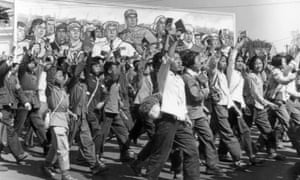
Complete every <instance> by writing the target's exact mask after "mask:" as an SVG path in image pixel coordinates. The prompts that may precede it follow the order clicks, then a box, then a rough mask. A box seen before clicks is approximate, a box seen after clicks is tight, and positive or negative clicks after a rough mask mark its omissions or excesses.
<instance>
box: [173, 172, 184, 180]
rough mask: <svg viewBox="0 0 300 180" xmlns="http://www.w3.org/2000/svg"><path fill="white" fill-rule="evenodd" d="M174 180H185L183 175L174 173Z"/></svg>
mask: <svg viewBox="0 0 300 180" xmlns="http://www.w3.org/2000/svg"><path fill="white" fill-rule="evenodd" d="M173 180H183V176H182V174H181V173H174V176H173Z"/></svg>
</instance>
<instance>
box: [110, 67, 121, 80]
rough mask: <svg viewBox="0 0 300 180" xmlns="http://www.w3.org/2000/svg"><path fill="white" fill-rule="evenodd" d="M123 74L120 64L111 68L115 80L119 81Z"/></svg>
mask: <svg viewBox="0 0 300 180" xmlns="http://www.w3.org/2000/svg"><path fill="white" fill-rule="evenodd" d="M120 74H121V69H120V65H119V64H114V65H112V67H111V75H112V77H114V79H118V78H119V76H120Z"/></svg>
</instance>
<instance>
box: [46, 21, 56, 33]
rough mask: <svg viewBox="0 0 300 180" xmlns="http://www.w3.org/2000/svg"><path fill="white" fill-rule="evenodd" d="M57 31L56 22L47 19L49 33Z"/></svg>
mask: <svg viewBox="0 0 300 180" xmlns="http://www.w3.org/2000/svg"><path fill="white" fill-rule="evenodd" d="M54 33H55V22H54V21H47V34H48V35H52V34H54Z"/></svg>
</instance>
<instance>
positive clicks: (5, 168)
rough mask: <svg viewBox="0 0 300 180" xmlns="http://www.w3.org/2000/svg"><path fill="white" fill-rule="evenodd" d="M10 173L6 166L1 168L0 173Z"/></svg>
mask: <svg viewBox="0 0 300 180" xmlns="http://www.w3.org/2000/svg"><path fill="white" fill-rule="evenodd" d="M6 171H8V168H7V167H5V166H0V172H6Z"/></svg>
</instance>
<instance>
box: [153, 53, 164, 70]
mask: <svg viewBox="0 0 300 180" xmlns="http://www.w3.org/2000/svg"><path fill="white" fill-rule="evenodd" d="M163 56H164V53H162V52H158V53H156V54H154V56H153V58H152V65H153V68H154V69H159V67H160V65H161V63H162V58H163Z"/></svg>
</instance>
